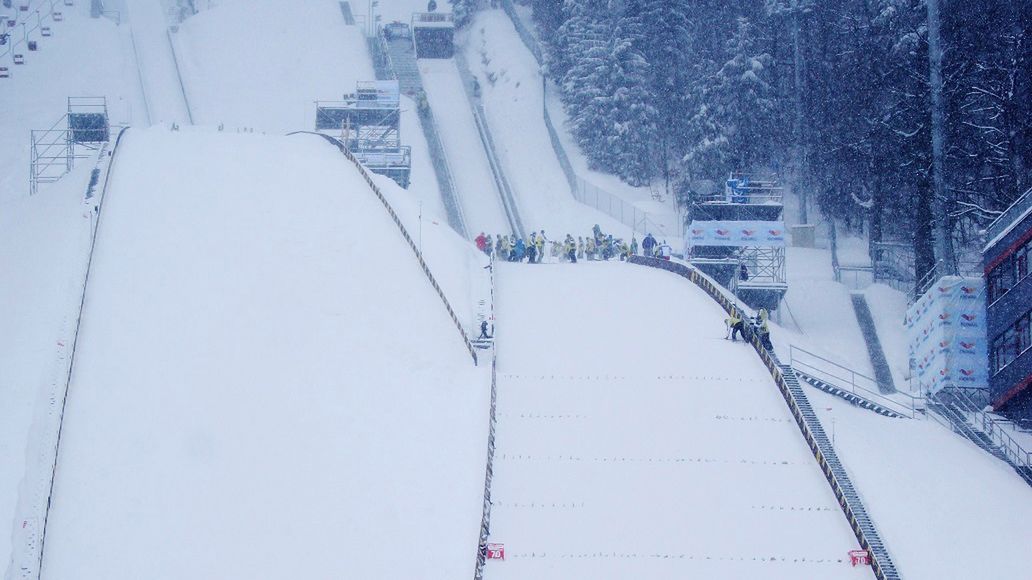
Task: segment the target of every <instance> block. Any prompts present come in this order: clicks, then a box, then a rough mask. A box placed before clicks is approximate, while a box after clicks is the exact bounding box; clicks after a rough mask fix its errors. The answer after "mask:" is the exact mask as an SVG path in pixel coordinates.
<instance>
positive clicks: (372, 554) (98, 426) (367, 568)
mask: <svg viewBox="0 0 1032 580" xmlns="http://www.w3.org/2000/svg"><path fill="white" fill-rule="evenodd" d="M123 147H124V149H123V150H122V151H121V152H120V154H119V157H118V158H116V160H115V164H116V165H115V169H114V173H113V175H112V186H111V189H110V191H109V194H108V197H107V199H106V200H105V206H104V211H103V214H102V216H103V217H102V221H101V226H100V235H99V238H98V240H97V250H96V255H95V257H94V267H93V272H92V277H91V279H90V287H89V290H88V295H87V304H86V311H85V318H84V320H83V327H82V333H81V336H80V345H81V346H80V348H79V352H78V354H77V359H76V367H75V373H74V375H73V377H72V383H71V387H70V394H69V402H68V409H67V414H66V417H65V427H64V434H63V440H62V447H61V449H60V457H59V469H58V473H57V480H56V482H55V486H54V498H55V499H54V504H53V508H52V510H51V514H50V520H49V522H48V532H47V537H46V546H45V560H44V574H45V575H46V576H47V577H51V578H69V577H75V578H140V577H147V578H186V577H197V576H198V574H200V575H201V576H204V577H240V576H247V577H259V576H260V577H296V576H303V577H334V576H340V575H347V576H355V577H371V576H374V575H375V574H376V573H377V571H378V570H382V568H383V563H384V562H386V561H391V560H394V563H393V564H392V569H394V570H395V571H397V572H398V573H399V574H401V575H403V576H406V577H434V578H455V577H458V576H460V575H461V574H462V573H465V572H466V571H467V570H468V568H469V561H470V554H472V553H473V552H474V549H475V541H476V535H475V531H476V521H477V516H478V515H479V514H478V511H479V489H480V483H481V479H480V478H481V477H482V471H481V469H482V468H481V465H482V457H483V441H484V437H486V434H485V428H486V423H485V421H486V417H485V416H484V414H483V412H482V411H483V409H484V407H485V404H486V403H485V401H486V399H485V397H486V385H487V378H486V376H485V375H484V373H483V372H482V371H480V370H479V369H476V368H475V367H474V366H473V364H472V361H471V360H470V358H469V354H468V353H467V352H466V350H465V348H464V346H463V345H462V343H461V341H460V340H459V337H458V335H457V334H456V332H455V329H454V327H452V326H451V321H450V320H449V319H448V318H447V315H446V313H445V311H444V309H443V307H442V306H441V304H440V302H439V300H438V299H437V297H436V296H435V295H434V293H433V291H432V290H431V288H430V287H429V284H428V283H427V281H426V279H425V277H424V276H423V273H422V272H421V271H420V269H419V267H418V264H417V263H416V261H415V259H414V257H413V255H412V252H411V250H410V249H409V248H408V247H407V246H406V245H405V244H404V241H403V240H402V238H401V236H399V235H398V233H397V230H396V229H395V227H394V224H392V223H391V221H390V218H389V217H388V215H387V213H386V212H385V211H384V208H383V207H382V205H380V203H379V202H378V201H377V200H376V198H375V197H374V196H373V195H372V193H371V192H370V191H369V189H368V187H367V186H366V185H365V182H364V181H363V180H362V178H361V177H360V176H359V174H358V173H357V171H356V169H355V168H354V167H353V166H350V164H348V163H347V162H345V161H344V160H343V159H342V157H341V156H340V154H339V153H338V152H337V151H336V150H335V149H334V148H332V147H329V146H328V145H326V144H325V143H324V142H322V140H320V139H316V138H311V137H306V136H299V137H263V136H251V135H246V136H241V135H227V134H219V133H214V132H182V133H170V132H168V131H166V130H161V129H155V130H150V131H131V132H130V133H129V135H128V136H127V138H126V141H125V142H124V144H123ZM170 160H175V161H174V162H170ZM373 248H375V249H376V251H370V250H371V249H373ZM409 537H418V538H421V542H420V545H419V546H410V547H409V553H411V554H418V557H412V558H405V559H402V560H403V561H401V562H399V561H397V560H398V559H397V557H396V556H397V549H398V546H397V539H398V538H409ZM288 554H294V555H295V556H287V555H288ZM302 554H304V556H303V557H302V556H301V555H302ZM201 570H203V572H199V571H201Z"/></svg>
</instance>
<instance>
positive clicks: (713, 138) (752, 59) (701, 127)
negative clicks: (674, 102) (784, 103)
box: [686, 17, 777, 176]
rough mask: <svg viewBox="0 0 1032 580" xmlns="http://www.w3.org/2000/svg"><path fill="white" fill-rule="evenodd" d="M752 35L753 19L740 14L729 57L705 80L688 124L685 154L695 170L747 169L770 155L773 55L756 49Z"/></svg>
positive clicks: (773, 122)
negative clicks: (700, 98) (697, 104)
mask: <svg viewBox="0 0 1032 580" xmlns="http://www.w3.org/2000/svg"><path fill="white" fill-rule="evenodd" d="M756 38H757V34H756V32H755V30H754V28H753V25H752V23H751V22H750V21H749V20H748V19H747V18H745V17H739V19H738V21H737V26H736V29H735V32H734V34H733V35H732V37H731V38H730V39H729V40H728V43H727V50H728V53H729V55H730V57H729V58H728V60H726V61H725V62H724V64H723V65H722V66H721V67H720V69H719V70H718V71H717V72H716V73H715V74H713V75H712V76H710V77H709V78H706V79H704V84H703V86H702V104H701V105H700V106H699V107H698V108H697V109H696V110H695V111H694V114H693V115H692V116H691V118H690V123H689V136H690V137H691V139H692V142H693V143H694V145H693V147H692V148H691V149H689V151H688V153H687V155H686V159H688V160H689V161H692V162H693V164H694V170H695V172H697V173H701V174H704V175H711V176H719V175H724V174H726V173H727V172H729V171H732V170H736V169H737V170H751V169H754V168H756V167H757V166H764V167H765V166H767V164H768V162H769V160H770V158H771V152H772V151H771V150H772V145H773V141H774V134H775V130H776V128H777V123H776V114H777V100H776V94H775V90H774V87H773V85H772V84H771V79H772V75H773V70H772V67H773V64H774V59H773V58H772V57H771V55H770V54H768V53H766V52H763V51H761V50H759V49H758V48H757V41H756Z"/></svg>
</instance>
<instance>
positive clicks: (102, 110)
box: [29, 97, 111, 195]
mask: <svg viewBox="0 0 1032 580" xmlns="http://www.w3.org/2000/svg"><path fill="white" fill-rule="evenodd" d="M110 137H111V125H110V122H109V118H108V109H107V98H105V97H68V107H67V110H66V112H65V114H64V115H62V116H61V118H60V119H58V120H57V122H56V123H54V124H53V126H51V127H50V128H49V129H33V130H32V131H31V132H30V134H29V138H30V141H31V151H30V158H29V194H30V195H35V194H36V192H37V191H39V184H41V183H53V182H55V181H57V180H59V179H61V178H62V177H63V176H64V175H65V174H66V173H68V172H69V171H71V170H72V169H73V168H74V167H75V160H76V159H83V158H87V157H91V156H92V153H93V152H95V151H97V150H98V149H100V148H101V147H102V146H103V144H104V143H107V142H108V140H109V139H110ZM87 152H88V153H87Z"/></svg>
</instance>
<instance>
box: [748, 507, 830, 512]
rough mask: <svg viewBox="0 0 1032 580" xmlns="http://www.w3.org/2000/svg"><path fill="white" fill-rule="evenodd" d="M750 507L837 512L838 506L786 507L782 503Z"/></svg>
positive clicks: (768, 509) (772, 509)
mask: <svg viewBox="0 0 1032 580" xmlns="http://www.w3.org/2000/svg"><path fill="white" fill-rule="evenodd" d="M750 508H751V509H754V510H762V511H772V512H773V511H781V512H783V511H790V512H838V508H837V507H827V506H806V507H802V506H799V507H796V506H788V507H785V506H783V505H754V506H750Z"/></svg>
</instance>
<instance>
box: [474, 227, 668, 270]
mask: <svg viewBox="0 0 1032 580" xmlns="http://www.w3.org/2000/svg"><path fill="white" fill-rule="evenodd" d="M591 234H592V235H590V236H579V237H577V239H576V240H575V239H574V238H573V236H572V235H570V234H566V236H565V237H564V238H562V239H561V240H551V239H549V238H548V237H547V236H546V235H545V230H540V231H535V232H531V234H530V237H529V239H528V240H526V241H525V240H524V239H523V238H521V237H519V236H517V235H516V234H512V235H511V236H510V235H507V234H499V235H498V236H497V237H496V236H492V235H491V234H485V233H484V232H480V235H478V236H477V237H476V239H475V240H474V241H475V242H476V245H477V249H479V250H480V251H481V252H484V253H485V254H487V255H488V256H493V257H494V258H495V259H498V260H505V261H508V262H523V261H526V262H527V263H528V264H540V263H542V262H543V261H545V259H546V258H550V260H549V261H556V262H570V263H573V264H576V263H577V261H578V260H588V261H592V262H593V261H599V260H611V259H613V258H618V259H620V260H626V259H627V258H628V257H630V256H636V255H638V238H637V237H635V236H631V241H630V242H627V241H625V240H624V239H623V238H614V237H613V235H612V234H604V233H603V232H602V228H600V227H599V225H598V224H595V227H593V228H592V230H591ZM546 249H547V252H546ZM641 249H642V250H643V255H645V256H648V257H655V258H662V259H666V260H669V259H670V256H671V254H672V251H671V248H670V246H669V245H667V243H666V240H664V241H663V243H662V244H660V243H658V242H657V241H656V238H654V237H653V236H652V234H647V235H646V236H645V238H644V239H643V240H642V244H641Z"/></svg>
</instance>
